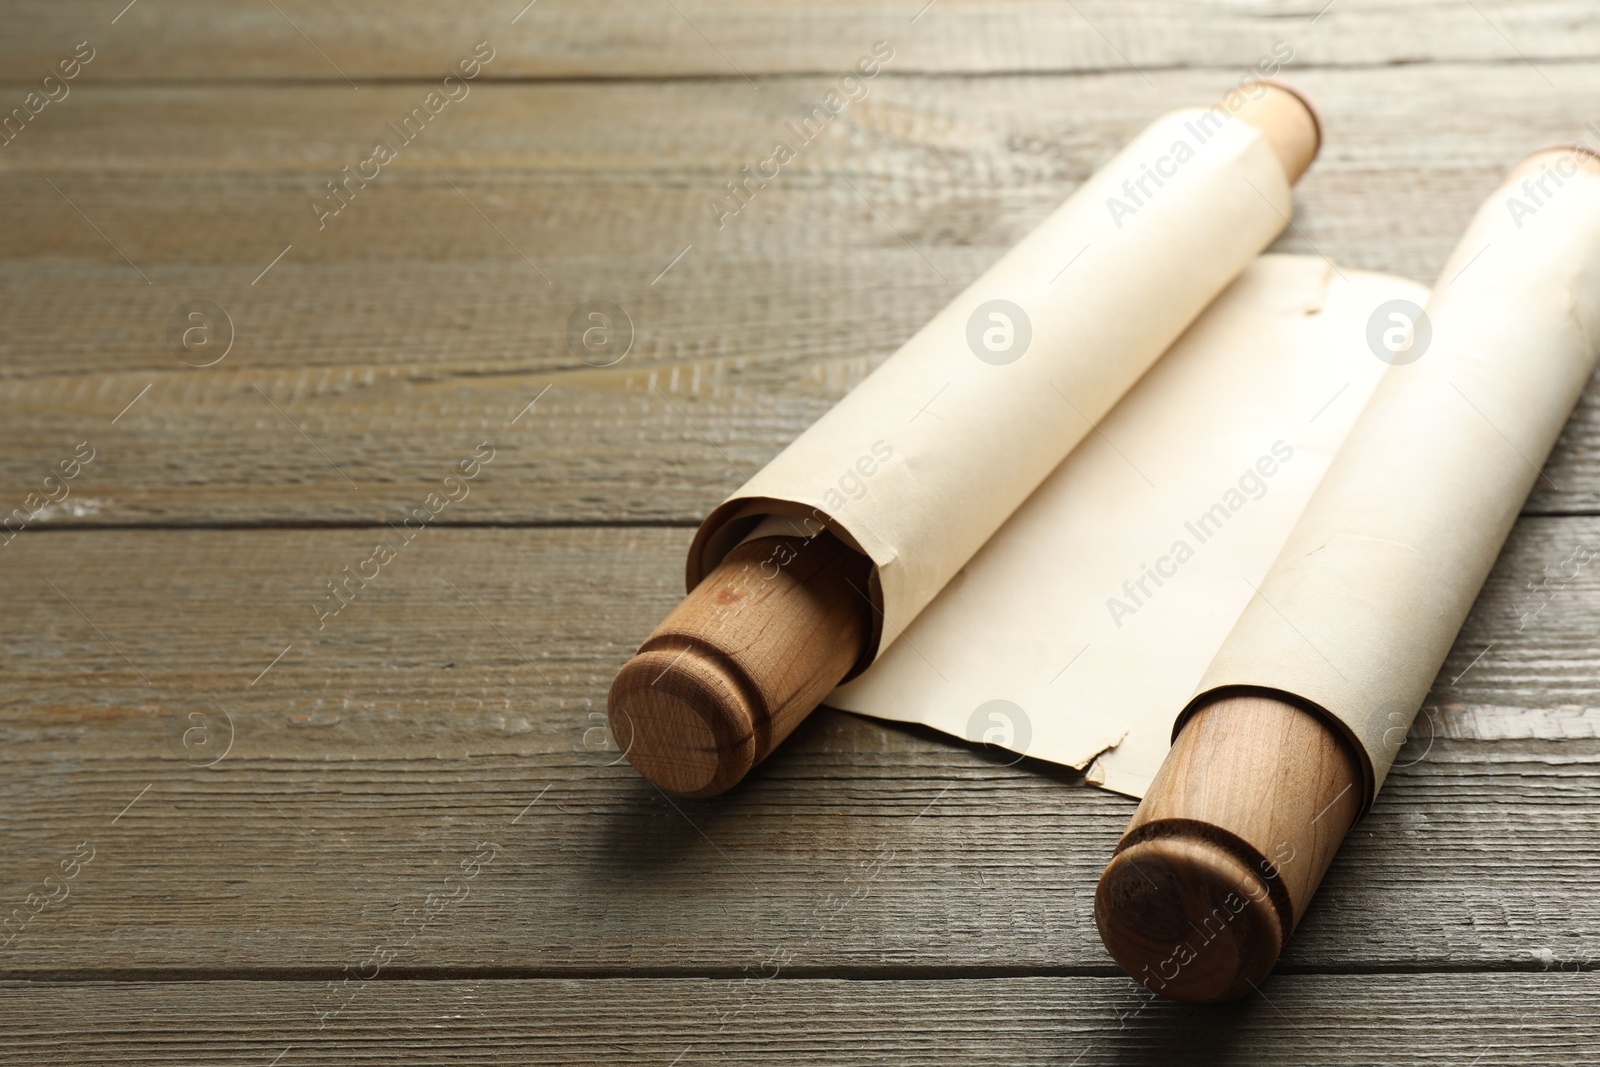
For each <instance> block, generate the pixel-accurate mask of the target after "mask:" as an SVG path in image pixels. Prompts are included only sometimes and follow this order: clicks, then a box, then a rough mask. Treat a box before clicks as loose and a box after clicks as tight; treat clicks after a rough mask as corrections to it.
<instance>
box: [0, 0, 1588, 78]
mask: <svg viewBox="0 0 1600 1067" xmlns="http://www.w3.org/2000/svg"><path fill="white" fill-rule="evenodd" d="M274 6H275V7H277V8H279V9H280V10H279V11H274V10H273V7H274ZM674 6H676V10H674ZM123 7H124V4H123V3H113V2H109V0H107V2H99V0H74V2H59V0H58V2H55V3H51V2H50V0H24V2H20V3H13V4H11V5H9V10H8V19H7V30H8V32H7V34H6V37H5V38H4V44H3V46H0V69H4V70H5V71H7V72H8V77H11V78H26V77H27V76H28V74H29V73H31V72H32V71H34V70H38V72H39V74H40V75H43V74H44V73H45V72H46V71H48V70H49V69H50V67H51V65H52V64H53V63H54V62H55V61H56V60H57V59H59V58H60V53H62V51H63V49H65V50H67V51H70V49H71V46H72V44H74V43H75V42H77V41H79V40H81V39H84V38H88V39H90V40H92V41H93V42H95V44H96V45H99V46H101V54H100V55H99V56H97V57H96V59H95V61H94V62H93V63H92V64H91V66H90V67H89V68H88V69H87V71H86V72H85V74H84V77H86V78H88V77H92V78H97V79H149V80H164V81H165V80H174V79H244V78H284V79H289V78H293V79H318V80H324V81H338V82H340V83H341V84H344V81H343V79H344V78H345V77H346V76H348V77H349V78H351V79H352V80H353V81H354V82H356V83H359V84H361V85H362V86H363V87H366V85H367V84H368V83H369V82H370V81H371V80H372V79H383V78H405V77H426V76H428V75H430V74H432V73H434V72H435V71H438V72H440V73H442V72H443V70H444V69H445V68H446V67H448V66H449V65H450V64H451V63H452V62H453V61H454V60H455V59H456V58H457V53H458V52H459V51H461V50H462V49H464V48H469V47H470V46H471V44H472V43H473V42H475V41H478V40H481V39H485V38H487V39H489V40H492V41H493V42H494V43H495V45H496V47H497V49H498V50H499V52H500V55H499V56H498V57H497V58H496V60H495V64H494V66H493V68H492V69H493V76H495V77H502V78H505V77H517V78H530V77H531V78H592V77H617V76H631V77H685V76H711V77H722V78H733V79H739V78H740V77H741V75H748V76H751V77H753V78H759V77H760V76H761V75H762V74H768V73H795V72H816V71H833V70H835V69H837V70H840V71H842V70H844V69H845V68H847V67H848V66H849V65H850V64H851V63H853V62H854V60H855V57H856V54H857V53H858V52H860V51H862V50H864V49H865V48H866V47H867V46H868V45H870V44H871V43H872V41H874V40H875V39H879V38H883V39H887V40H891V41H893V42H895V44H896V46H897V47H898V48H899V49H900V52H901V56H900V57H899V59H898V61H897V62H898V64H899V65H900V66H901V67H902V68H903V69H906V70H916V71H930V72H958V73H985V74H987V73H994V72H997V71H1054V72H1070V73H1085V74H1092V73H1097V72H1102V71H1125V70H1128V69H1130V68H1131V67H1137V68H1139V69H1142V70H1144V71H1146V72H1153V71H1157V70H1160V69H1163V68H1168V67H1194V66H1206V67H1216V68H1221V69H1226V70H1233V69H1235V68H1237V70H1238V71H1239V72H1240V73H1243V72H1244V71H1245V70H1246V69H1248V68H1250V67H1251V66H1253V65H1254V64H1255V63H1256V62H1257V60H1258V59H1259V58H1260V57H1261V56H1262V55H1263V54H1264V53H1266V52H1267V51H1268V50H1269V49H1270V48H1271V47H1272V45H1273V43H1274V42H1277V41H1288V42H1291V43H1292V44H1293V45H1294V48H1295V51H1296V59H1297V62H1299V63H1302V64H1308V65H1339V66H1345V65H1356V64H1359V65H1369V64H1370V65H1383V64H1393V63H1418V62H1429V61H1432V62H1454V61H1461V60H1473V61H1503V62H1524V61H1532V62H1540V63H1545V64H1548V65H1555V64H1559V63H1560V62H1561V61H1562V60H1566V59H1571V58H1574V57H1588V56H1593V55H1594V54H1596V52H1600V28H1597V26H1596V24H1595V21H1594V19H1593V11H1592V9H1591V8H1589V7H1587V6H1586V5H1584V4H1583V3H1581V2H1580V0H1546V2H1543V3H1539V4H1519V3H1515V2H1512V0H1483V2H1481V3H1478V4H1476V5H1474V4H1472V3H1470V2H1467V0H1445V2H1435V3H1428V4H1415V5H1394V4H1390V3H1384V2H1382V0H1342V2H1341V3H1339V4H1338V5H1337V6H1335V7H1333V8H1332V9H1331V10H1326V11H1324V4H1323V3H1303V2H1297V0H1266V2H1263V3H1253V4H1249V5H1238V4H1229V3H1225V2H1221V0H1206V2H1202V3H1185V4H1166V3H1161V2H1159V0H1134V2H1114V0H1084V2H1079V3H1070V2H1067V0H1023V2H1010V3H994V2H988V3H984V2H974V0H968V2H958V0H939V2H938V3H937V4H936V5H929V6H928V9H927V10H925V11H924V10H922V9H923V7H924V3H923V0H917V2H913V3H905V2H895V3H887V2H882V0H879V2H876V3H866V4H863V3H851V2H848V0H825V2H812V3H808V4H806V5H804V6H803V7H796V6H794V5H785V4H782V3H777V2H773V0H764V2H760V3H748V2H739V0H697V2H688V3H678V4H676V5H668V4H656V3H650V2H648V0H591V2H589V3H584V4H581V5H580V4H562V3H558V2H552V0H541V2H538V3H535V4H531V5H525V3H524V2H523V0H466V2H460V3H455V4H451V5H449V6H448V7H444V6H440V5H439V4H437V3H430V2H427V0H401V2H397V3H387V4H382V5H374V4H372V3H370V2H368V3H344V4H339V5H325V4H318V3H315V2H314V0H277V3H276V4H275V5H265V4H263V5H260V6H259V7H258V6H256V5H249V6H243V7H237V8H235V7H228V8H218V7H217V6H216V5H214V4H208V3H206V0H161V2H159V3H155V2H147V3H141V4H138V5H137V6H134V7H133V8H132V9H131V10H129V11H127V12H126V13H125V14H122V15H121V16H120V18H118V19H117V21H116V23H115V24H114V25H113V24H112V19H113V18H114V17H116V16H117V15H118V12H119V11H121V10H122V8H123ZM519 12H520V15H519ZM1554 76H1555V75H1554V74H1552V77H1554ZM346 91H347V92H348V91H349V88H348V87H346Z"/></svg>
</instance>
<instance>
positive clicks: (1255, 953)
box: [1094, 694, 1366, 1002]
mask: <svg viewBox="0 0 1600 1067" xmlns="http://www.w3.org/2000/svg"><path fill="white" fill-rule="evenodd" d="M1365 793H1366V790H1365V788H1364V786H1363V784H1362V776H1361V765H1360V763H1359V762H1358V761H1357V758H1356V754H1355V751H1354V750H1353V749H1352V747H1351V746H1350V744H1349V742H1348V741H1346V740H1345V738H1344V737H1342V736H1341V735H1340V734H1339V733H1338V732H1337V731H1336V730H1335V729H1334V728H1333V726H1332V725H1331V724H1329V723H1328V722H1327V721H1325V720H1324V719H1323V718H1322V717H1321V716H1320V715H1318V714H1313V713H1311V712H1310V711H1307V710H1304V709H1302V708H1300V707H1296V706H1295V705H1293V704H1290V703H1287V702H1285V701H1283V700H1279V699H1275V698H1273V697H1269V696H1263V695H1253V694H1237V695H1232V696H1222V697H1218V698H1216V699H1214V700H1212V701H1211V702H1210V703H1209V704H1205V705H1203V706H1201V707H1200V708H1198V709H1196V710H1195V711H1193V712H1192V713H1191V714H1190V715H1189V716H1188V718H1187V719H1186V720H1185V722H1184V725H1183V728H1182V730H1181V731H1180V732H1179V733H1178V736H1177V739H1176V740H1175V741H1174V742H1173V745H1172V749H1171V750H1170V751H1169V752H1168V753H1167V757H1166V759H1165V760H1164V761H1163V762H1162V764H1161V768H1160V770H1159V771H1157V773H1156V776H1155V779H1154V781H1152V782H1151V783H1150V789H1149V791H1148V792H1147V793H1146V794H1145V796H1144V799H1143V800H1142V801H1140V803H1139V807H1138V810H1136V811H1135V812H1134V813H1133V819H1132V820H1131V821H1130V822H1129V823H1128V829H1127V831H1126V832H1125V833H1124V834H1123V835H1122V838H1121V840H1119V841H1118V842H1117V852H1116V855H1115V856H1114V857H1113V858H1112V860H1111V862H1110V863H1109V864H1107V865H1106V870H1105V873H1104V874H1102V875H1101V876H1100V883H1099V885H1098V886H1097V887H1096V888H1095V909H1094V914H1095V924H1096V926H1098V927H1099V930H1100V937H1101V939H1102V940H1103V941H1105V943H1106V948H1107V950H1108V951H1110V953H1111V955H1112V956H1113V957H1114V958H1115V959H1116V961H1117V963H1118V964H1119V965H1120V966H1121V967H1122V968H1123V970H1125V971H1127V972H1128V974H1129V975H1130V976H1131V977H1133V978H1134V980H1135V981H1138V982H1140V983H1142V984H1144V985H1145V986H1147V987H1149V988H1150V989H1152V990H1155V991H1156V992H1159V993H1161V994H1163V995H1164V996H1170V997H1175V998H1177V999H1179V1000H1187V1001H1197V1002H1215V1001H1222V1000H1234V999H1237V998H1239V997H1242V996H1245V995H1246V994H1248V993H1250V992H1252V991H1254V990H1255V989H1256V988H1258V987H1259V983H1260V982H1261V981H1263V980H1264V979H1265V978H1266V976H1267V973H1268V972H1269V971H1271V970H1272V967H1273V965H1274V964H1275V963H1276V962H1277V960H1278V955H1279V953H1281V952H1282V951H1283V946H1284V944H1285V943H1287V941H1288V940H1289V937H1290V935H1292V934H1293V932H1294V929H1295V927H1296V926H1297V925H1298V924H1299V922H1300V920H1301V918H1302V917H1303V916H1304V915H1305V910H1306V907H1307V906H1308V905H1309V904H1310V903H1311V897H1312V895H1313V894H1314V893H1316V891H1317V885H1318V884H1319V883H1320V882H1321V881H1322V877H1323V875H1324V874H1326V873H1327V870H1328V865H1329V864H1330V863H1331V862H1333V857H1334V853H1335V852H1337V851H1338V849H1339V845H1340V844H1341V843H1342V842H1343V841H1344V836H1345V834H1346V832H1348V830H1349V829H1350V826H1351V824H1352V823H1353V822H1354V821H1355V818H1356V815H1357V814H1358V813H1359V812H1360V810H1361V806H1362V802H1363V799H1364V797H1365Z"/></svg>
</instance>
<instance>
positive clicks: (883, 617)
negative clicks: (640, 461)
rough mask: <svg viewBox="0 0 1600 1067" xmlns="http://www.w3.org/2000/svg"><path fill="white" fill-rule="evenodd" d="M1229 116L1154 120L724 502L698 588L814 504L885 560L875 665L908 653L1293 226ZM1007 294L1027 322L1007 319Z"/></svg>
mask: <svg viewBox="0 0 1600 1067" xmlns="http://www.w3.org/2000/svg"><path fill="white" fill-rule="evenodd" d="M1221 115H1222V113H1220V112H1216V111H1207V110H1200V109H1194V110H1187V111H1180V112H1176V113H1174V114H1172V115H1168V116H1167V117H1165V118H1162V119H1160V120H1158V121H1157V122H1156V123H1154V124H1153V125H1152V126H1151V127H1149V128H1148V129H1147V130H1145V131H1144V132H1143V133H1142V134H1140V135H1139V137H1137V138H1136V139H1135V140H1134V141H1133V143H1132V144H1130V145H1129V146H1128V147H1127V148H1126V149H1125V150H1124V151H1123V152H1122V153H1120V154H1119V155H1118V156H1117V157H1116V158H1115V159H1113V160H1112V161H1111V163H1109V164H1108V165H1107V166H1106V167H1105V168H1103V169H1102V170H1101V171H1100V172H1099V173H1097V174H1096V175H1094V176H1093V177H1092V178H1090V179H1089V181H1087V182H1086V183H1085V184H1084V185H1083V187H1082V188H1081V189H1079V190H1078V192H1077V193H1076V194H1074V195H1073V196H1072V197H1071V198H1070V199H1069V200H1068V201H1067V202H1066V203H1065V204H1063V205H1062V206H1061V207H1060V208H1059V209H1058V210H1057V211H1056V212H1054V213H1053V214H1052V215H1051V216H1049V217H1048V218H1047V219H1046V220H1045V221H1044V222H1043V223H1042V224H1041V225H1040V226H1039V227H1038V228H1037V229H1036V230H1035V231H1034V232H1033V233H1031V234H1029V235H1028V237H1026V238H1025V239H1024V240H1023V241H1022V242H1021V243H1020V244H1018V245H1017V246H1016V247H1015V248H1013V249H1012V250H1011V251H1010V252H1008V253H1007V254H1006V255H1005V256H1004V257H1003V258H1002V259H1001V260H1000V261H999V262H998V263H996V264H995V265H994V266H993V267H992V268H990V270H989V271H987V272H986V273H985V274H984V275H983V276H982V277H980V278H979V279H978V280H977V281H976V282H974V283H973V284H972V285H971V286H970V287H968V288H967V289H966V291H965V292H963V293H962V294H961V295H960V296H958V297H957V298H956V299H955V301H954V302H953V303H951V304H950V305H949V306H948V307H946V308H945V309H944V310H943V311H942V312H940V313H939V315H937V316H936V317H935V318H934V319H933V320H932V321H931V322H929V323H928V325H927V326H925V327H923V329H921V330H920V331H919V332H918V333H917V334H916V335H915V336H913V337H912V338H911V340H909V341H908V342H907V343H906V344H905V346H904V347H902V348H901V349H900V350H899V351H898V352H897V353H895V354H894V355H893V356H891V357H890V358H889V359H888V360H887V361H886V362H885V363H884V364H883V365H882V366H881V367H879V368H878V369H877V370H876V371H875V372H874V373H873V374H872V375H871V376H869V377H868V378H867V380H866V381H864V382H863V383H862V384H861V385H860V386H859V387H857V388H856V389H855V390H854V391H853V392H851V393H850V394H849V395H848V396H847V397H845V398H844V400H842V401H841V402H840V403H839V404H838V405H837V406H836V407H834V408H833V410H831V411H830V412H828V413H827V414H826V415H824V416H823V417H822V418H821V419H819V420H818V421H817V422H816V424H815V425H813V426H812V427H811V428H810V429H808V430H807V431H806V432H805V433H803V434H802V435H801V436H800V437H799V438H798V439H796V440H795V441H794V443H792V444H791V445H790V446H789V447H788V448H786V449H785V450H784V451H783V452H782V453H781V454H779V455H778V456H777V458H775V459H774V460H773V461H772V463H770V464H769V465H768V466H767V467H766V468H764V469H763V470H762V471H761V472H760V473H758V474H757V475H756V476H755V477H753V478H751V479H750V481H749V482H747V483H746V484H745V485H744V486H743V487H742V488H741V489H740V490H739V491H738V492H736V493H735V494H733V496H732V497H730V498H729V499H728V500H727V501H726V502H724V504H723V505H721V506H720V507H719V508H718V509H717V510H716V511H715V512H713V513H712V515H711V516H710V517H709V518H708V519H707V520H706V522H705V523H704V524H702V526H701V529H700V532H699V534H698V535H697V536H696V539H695V544H694V546H693V547H692V549H691V551H690V558H689V564H688V579H689V585H690V587H691V588H692V587H693V586H694V585H695V584H696V583H697V582H698V581H699V579H700V578H701V577H702V576H703V575H704V574H705V573H706V572H707V571H708V570H709V569H710V568H711V567H712V566H714V565H715V564H716V563H717V562H718V561H719V560H720V559H721V558H722V556H724V555H725V554H726V553H727V551H728V550H729V549H730V548H731V547H732V546H733V545H734V544H735V543H737V542H738V540H739V539H740V538H741V537H742V536H744V535H745V534H747V533H748V532H749V530H750V529H751V528H752V527H753V526H754V525H755V524H756V523H757V522H758V521H759V516H761V515H763V514H767V513H788V514H801V515H810V514H813V513H815V514H817V515H819V516H821V517H825V518H826V521H827V522H828V525H829V526H830V527H832V528H834V529H835V530H837V531H838V532H840V533H841V535H843V536H844V537H845V538H846V539H847V540H851V541H853V542H854V543H855V545H856V546H857V547H859V548H860V549H861V550H862V551H864V552H865V553H866V554H867V556H869V557H870V558H871V559H872V560H873V562H874V563H875V564H876V568H875V572H874V579H875V580H874V588H873V590H872V592H873V595H874V598H875V600H876V601H877V603H878V606H879V607H880V609H881V612H880V615H879V618H878V620H876V621H877V622H878V624H879V628H878V632H877V633H876V634H875V635H874V639H873V645H872V648H871V649H870V650H869V653H868V657H867V658H868V659H871V658H872V657H874V656H876V655H877V654H878V653H880V652H881V651H882V650H883V649H885V648H888V647H890V646H891V645H892V644H893V642H894V641H895V639H896V638H898V637H899V636H900V634H901V633H902V632H903V631H904V630H905V628H906V627H907V626H909V625H910V624H911V622H912V620H913V619H915V618H916V617H917V615H918V613H920V612H921V611H922V609H923V608H924V607H925V606H926V605H927V604H928V602H929V601H931V600H932V599H933V598H934V596H935V595H936V594H938V592H939V590H940V589H942V588H943V587H944V586H945V584H946V583H947V582H949V581H950V579H951V578H952V577H953V576H954V575H955V573H956V572H957V570H959V569H960V568H961V567H962V566H963V565H964V564H965V563H966V562H967V561H968V560H969V559H970V558H971V557H972V555H973V554H974V553H975V552H977V551H978V549H979V548H981V547H982V546H983V544H984V542H986V541H988V540H989V538H990V537H991V535H993V533H994V532H995V530H996V529H997V528H998V527H999V526H1000V524H1001V523H1003V522H1004V521H1005V520H1006V518H1007V517H1008V516H1009V515H1010V514H1011V513H1012V512H1013V511H1014V510H1016V508H1017V507H1018V506H1019V505H1020V504H1021V503H1022V502H1023V501H1024V500H1025V499H1027V497H1028V495H1029V494H1030V493H1032V492H1033V490H1034V489H1035V488H1037V487H1038V485H1039V483H1040V482H1042V481H1043V480H1044V479H1045V477H1046V476H1048V475H1049V474H1050V472H1051V471H1052V470H1054V469H1055V468H1056V466H1057V465H1059V464H1060V462H1061V460H1062V459H1063V458H1064V457H1065V456H1066V455H1067V453H1068V452H1069V451H1071V450H1072V448H1073V447H1074V446H1075V445H1077V444H1078V443H1079V442H1080V441H1082V440H1083V439H1084V438H1085V437H1086V436H1087V435H1089V434H1090V433H1091V432H1092V430H1093V427H1094V425H1095V423H1096V422H1098V421H1099V420H1100V419H1101V418H1102V417H1103V416H1104V415H1105V413H1106V412H1107V411H1109V410H1110V409H1111V407H1112V406H1113V405H1114V404H1115V403H1116V402H1117V401H1118V400H1119V399H1120V398H1121V397H1122V396H1123V394H1124V393H1126V392H1127V391H1128V389H1129V388H1130V387H1131V386H1132V385H1133V384H1134V383H1135V382H1136V381H1138V379H1139V378H1140V376H1141V375H1143V374H1144V373H1145V371H1146V370H1148V369H1149V368H1150V366H1151V364H1153V363H1154V362H1155V361H1156V359H1157V358H1158V357H1159V356H1160V355H1161V353H1162V352H1163V351H1165V350H1166V349H1167V347H1168V346H1169V345H1171V343H1172V342H1173V341H1174V340H1175V339H1176V338H1177V337H1178V335H1179V334H1180V333H1182V332H1183V330H1184V329H1185V328H1186V327H1187V326H1188V325H1189V324H1190V323H1191V322H1193V321H1194V319H1195V318H1196V316H1198V315H1199V314H1200V312H1201V311H1202V310H1203V309H1204V308H1205V307H1206V305H1207V304H1209V303H1210V302H1211V300H1212V299H1213V298H1214V297H1215V296H1216V295H1217V294H1218V293H1219V292H1221V291H1222V289H1223V288H1224V287H1226V286H1227V285H1228V283H1229V282H1231V281H1232V280H1233V278H1234V277H1235V276H1236V275H1237V274H1238V273H1239V271H1241V270H1242V269H1243V268H1244V267H1245V266H1246V264H1248V263H1249V262H1250V261H1251V259H1252V258H1253V257H1254V256H1255V255H1256V254H1257V253H1258V252H1260V251H1261V249H1263V248H1264V247H1266V245H1267V244H1268V243H1270V242H1271V240H1272V239H1273V237H1274V236H1275V235H1276V234H1277V233H1278V232H1279V231H1280V230H1282V228H1283V227H1284V225H1285V224H1286V223H1287V221H1288V216H1289V211H1290V202H1289V187H1288V183H1287V181H1286V180H1285V177H1284V174H1283V169H1282V167H1281V165H1280V164H1279V163H1278V160H1277V157H1276V156H1275V155H1274V154H1273V152H1272V150H1271V148H1270V146H1269V145H1268V143H1267V141H1266V139H1265V137H1264V136H1263V135H1262V134H1261V132H1260V131H1259V130H1257V129H1256V128H1254V127H1252V126H1249V125H1247V124H1246V123H1244V122H1241V121H1239V120H1237V119H1232V118H1227V117H1221ZM1152 175H1154V177H1152ZM1141 182H1142V183H1143V192H1144V193H1146V194H1148V195H1138V194H1139V190H1140V183H1141ZM1130 190H1133V191H1134V192H1132V193H1130ZM1113 201H1114V202H1115V203H1113ZM1117 204H1120V205H1122V207H1121V208H1120V209H1119V208H1117V207H1116V205H1117ZM1126 209H1131V210H1126ZM995 300H1001V301H1007V302H1009V303H1010V304H1011V305H1014V306H1015V307H1018V308H1020V309H1021V310H1022V312H1023V315H1022V316H1016V315H1014V314H1008V316H1007V319H1006V320H1005V321H1002V320H995V319H992V318H988V317H987V311H984V310H982V309H983V308H984V306H985V305H987V304H988V303H989V302H990V301H995ZM975 313H977V314H978V323H977V326H978V327H979V328H980V331H979V336H980V337H982V336H983V331H984V330H986V329H990V328H993V329H998V330H1000V333H999V334H996V335H991V336H992V337H993V339H994V340H995V341H996V343H997V346H998V347H1000V348H1001V349H1005V348H1007V346H1006V344H1005V340H1006V338H1005V336H1004V330H1003V329H1001V327H1003V326H1004V325H1006V324H1007V322H1009V325H1011V326H1012V327H1013V332H1012V335H1011V339H1012V342H1013V344H1012V346H1011V347H1010V352H1011V354H1014V353H1015V352H1016V351H1019V350H1020V351H1021V355H1020V357H1019V358H1016V359H1015V360H1014V361H1012V362H999V360H1001V359H1003V358H1004V357H1005V354H1006V353H1004V352H1001V353H995V352H991V351H989V349H988V348H987V347H985V346H982V345H980V347H981V348H983V351H984V352H985V353H987V357H988V358H980V357H979V355H978V354H976V351H977V350H975V349H974V347H972V345H971V344H969V326H971V325H972V323H973V319H974V315H975ZM1024 320H1025V321H1026V323H1027V325H1028V327H1029V332H1030V333H1031V340H1030V341H1029V343H1028V344H1027V346H1026V348H1025V349H1019V348H1018V347H1017V342H1016V338H1018V337H1020V336H1021V332H1020V331H1021V330H1022V322H1023V321H1024Z"/></svg>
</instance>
